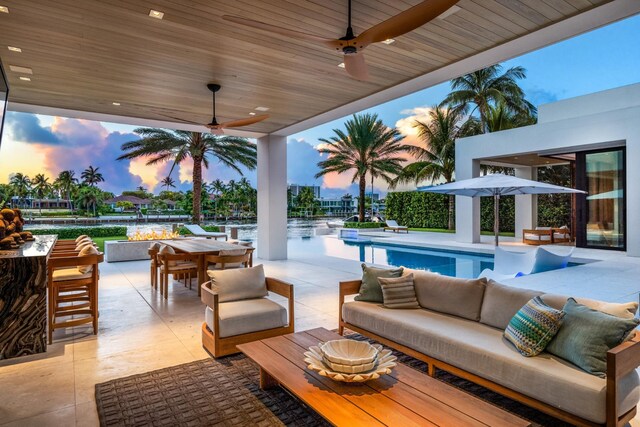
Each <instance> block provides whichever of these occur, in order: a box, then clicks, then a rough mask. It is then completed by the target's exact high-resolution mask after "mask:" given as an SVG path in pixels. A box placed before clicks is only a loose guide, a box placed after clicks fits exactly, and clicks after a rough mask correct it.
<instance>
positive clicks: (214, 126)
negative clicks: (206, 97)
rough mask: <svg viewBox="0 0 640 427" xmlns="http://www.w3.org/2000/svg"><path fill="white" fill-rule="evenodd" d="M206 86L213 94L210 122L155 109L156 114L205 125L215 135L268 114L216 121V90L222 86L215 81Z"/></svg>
mask: <svg viewBox="0 0 640 427" xmlns="http://www.w3.org/2000/svg"><path fill="white" fill-rule="evenodd" d="M207 88H208V89H209V90H210V91H211V93H212V94H213V102H212V107H213V118H212V119H211V122H210V123H207V124H206V125H203V124H202V123H197V122H192V121H189V120H184V119H181V118H179V117H173V116H168V115H166V114H163V113H160V112H157V111H156V114H158V115H160V116H164V117H167V118H170V119H173V120H179V121H181V122H183V123H189V124H192V125H200V126H206V127H207V128H209V130H210V131H211V133H213V134H216V135H224V130H225V129H227V128H239V127H243V126H249V125H252V124H254V123H258V122H261V121H263V120H266V119H268V118H269V115H268V114H261V115H259V116H252V117H247V118H246V119H239V120H230V121H228V122H222V123H218V119H217V118H216V92H218V91H219V90H220V89H221V88H222V86H220V85H219V84H217V83H209V84H207Z"/></svg>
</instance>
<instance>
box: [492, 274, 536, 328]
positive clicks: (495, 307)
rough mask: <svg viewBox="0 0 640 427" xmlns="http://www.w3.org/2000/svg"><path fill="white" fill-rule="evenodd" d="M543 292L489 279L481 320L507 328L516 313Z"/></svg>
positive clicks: (494, 325)
mask: <svg viewBox="0 0 640 427" xmlns="http://www.w3.org/2000/svg"><path fill="white" fill-rule="evenodd" d="M540 295H542V292H538V291H533V290H530V289H520V288H516V287H513V286H505V285H501V284H500V283H498V282H496V281H494V280H491V279H489V281H488V282H487V287H486V289H485V291H484V299H483V301H482V310H481V311H480V322H481V323H484V324H485V325H489V326H493V327H494V328H498V329H502V330H505V329H506V328H507V325H508V324H509V322H510V321H511V319H512V318H513V316H515V315H516V313H517V312H518V311H519V310H520V309H521V308H522V307H523V306H524V305H525V304H526V303H528V302H529V301H530V300H531V299H532V298H534V297H537V296H540Z"/></svg>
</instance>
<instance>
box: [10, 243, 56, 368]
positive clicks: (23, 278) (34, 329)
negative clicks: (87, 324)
mask: <svg viewBox="0 0 640 427" xmlns="http://www.w3.org/2000/svg"><path fill="white" fill-rule="evenodd" d="M34 237H35V240H34V241H31V242H26V243H25V244H24V245H22V246H21V247H20V248H18V249H11V250H0V360H2V359H10V358H13V357H18V356H27V355H29V354H36V353H43V352H45V351H46V350H47V339H46V335H47V259H48V258H49V254H50V253H51V250H52V249H53V245H54V244H55V242H56V239H57V236H53V235H52V236H34Z"/></svg>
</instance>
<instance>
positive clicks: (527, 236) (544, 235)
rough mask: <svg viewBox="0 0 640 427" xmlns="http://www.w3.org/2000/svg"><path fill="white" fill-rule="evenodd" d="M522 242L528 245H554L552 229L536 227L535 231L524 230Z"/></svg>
mask: <svg viewBox="0 0 640 427" xmlns="http://www.w3.org/2000/svg"><path fill="white" fill-rule="evenodd" d="M522 242H523V243H526V244H527V245H536V246H538V245H548V244H551V243H553V230H552V228H551V227H536V228H535V229H533V230H522Z"/></svg>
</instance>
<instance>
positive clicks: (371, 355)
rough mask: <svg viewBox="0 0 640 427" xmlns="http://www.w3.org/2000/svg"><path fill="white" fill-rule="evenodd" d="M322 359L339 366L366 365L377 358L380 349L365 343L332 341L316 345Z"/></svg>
mask: <svg viewBox="0 0 640 427" xmlns="http://www.w3.org/2000/svg"><path fill="white" fill-rule="evenodd" d="M318 347H319V348H320V352H321V353H322V355H323V357H324V358H325V359H326V360H327V361H329V362H332V363H337V364H340V365H346V366H353V365H366V364H369V363H372V362H374V361H375V360H376V357H378V353H379V352H380V349H381V348H382V347H380V346H377V347H376V346H373V345H371V344H369V343H368V342H366V341H356V340H333V341H327V342H321V343H320V344H318Z"/></svg>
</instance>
